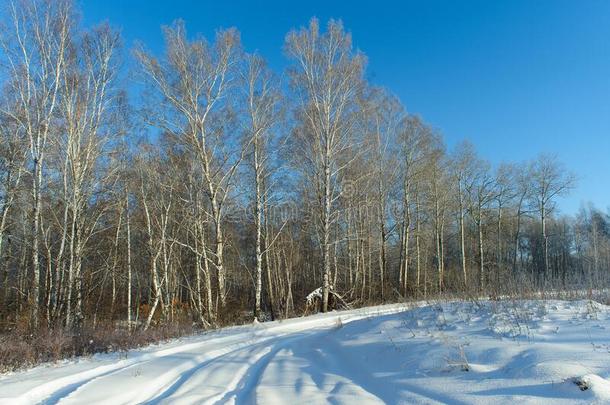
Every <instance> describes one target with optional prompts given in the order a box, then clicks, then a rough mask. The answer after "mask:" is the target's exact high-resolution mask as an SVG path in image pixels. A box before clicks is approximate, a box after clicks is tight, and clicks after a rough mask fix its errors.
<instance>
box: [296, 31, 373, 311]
mask: <svg viewBox="0 0 610 405" xmlns="http://www.w3.org/2000/svg"><path fill="white" fill-rule="evenodd" d="M285 48H286V52H287V54H288V55H289V56H290V58H291V59H292V60H293V65H292V68H291V69H290V77H291V79H292V85H293V88H294V89H295V92H296V94H297V95H296V97H297V99H298V103H299V118H300V119H301V120H302V125H303V128H302V129H301V131H299V132H298V134H299V135H300V138H301V139H300V140H301V141H302V142H301V147H302V151H303V152H304V154H305V156H306V159H307V160H308V161H309V164H310V167H311V169H312V170H313V177H314V179H315V183H314V184H315V187H316V188H317V194H318V198H319V205H320V216H319V220H320V221H319V222H320V228H321V229H320V245H321V251H322V267H323V271H322V277H323V279H322V280H323V281H322V282H323V284H322V295H323V299H322V300H323V303H322V311H324V312H326V311H327V309H328V295H329V290H330V274H331V263H332V261H333V259H332V257H331V254H332V253H331V251H332V250H333V249H331V248H332V245H333V240H332V226H333V224H334V223H335V222H336V221H337V218H338V216H337V211H336V206H335V202H336V200H337V198H338V196H339V195H340V192H341V188H340V184H339V179H340V178H341V174H342V171H343V170H345V168H346V167H347V166H348V165H349V164H350V162H351V160H350V159H349V158H347V159H342V157H343V156H344V155H345V154H346V152H347V151H349V150H353V149H354V148H355V144H354V141H355V139H354V136H353V132H354V131H353V129H354V126H355V124H356V122H357V119H358V113H359V109H358V104H357V103H356V101H357V98H358V97H359V95H360V94H361V91H362V86H363V77H362V75H363V72H364V64H365V58H364V56H363V55H362V54H360V53H358V52H354V50H353V49H352V40H351V35H350V34H348V33H346V32H345V30H344V29H343V25H342V24H341V22H338V21H333V20H331V21H330V22H329V23H328V26H327V30H326V32H324V33H321V32H320V27H319V23H318V20H316V19H312V20H311V22H310V24H309V27H307V28H301V29H300V30H298V31H292V32H290V33H289V34H288V35H287V36H286V43H285Z"/></svg>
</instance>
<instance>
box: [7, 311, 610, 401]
mask: <svg viewBox="0 0 610 405" xmlns="http://www.w3.org/2000/svg"><path fill="white" fill-rule="evenodd" d="M609 309H610V307H606V306H603V305H600V304H597V303H592V302H588V301H574V302H567V301H517V302H512V301H504V302H488V301H483V302H479V303H472V302H459V303H458V302H449V303H420V304H418V305H413V306H410V307H406V306H404V305H388V306H380V307H374V308H365V309H360V310H353V311H347V312H341V313H332V314H319V315H315V316H311V317H307V318H300V319H293V320H288V321H283V322H271V323H265V324H258V325H251V326H242V327H234V328H227V329H223V330H219V331H215V332H211V333H207V334H203V335H199V336H194V337H189V338H184V339H179V340H175V341H172V342H171V343H168V344H164V345H160V346H151V347H148V348H146V349H141V350H136V351H130V352H128V353H123V354H104V355H96V356H94V357H92V358H89V359H81V360H78V361H67V362H64V363H61V364H55V365H45V366H40V367H37V368H34V369H31V370H28V371H25V372H20V373H13V374H9V375H5V376H2V377H0V403H3V404H34V403H43V404H56V403H60V404H94V403H106V404H114V405H116V404H216V403H218V404H222V403H243V404H250V403H260V404H292V405H296V404H302V403H306V404H323V403H331V404H355V403H358V404H368V403H370V404H377V403H387V404H399V403H404V404H417V403H423V404H434V403H443V404H445V403H446V404H514V403H532V404H575V403H583V404H590V403H610V380H609V379H608V378H610V333H609V332H610V312H609Z"/></svg>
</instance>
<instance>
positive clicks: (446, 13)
mask: <svg viewBox="0 0 610 405" xmlns="http://www.w3.org/2000/svg"><path fill="white" fill-rule="evenodd" d="M81 5H82V9H83V13H84V20H85V23H86V24H91V23H95V22H99V21H102V20H108V21H109V22H110V23H111V24H112V25H114V26H116V27H120V28H121V30H122V33H123V37H124V40H125V45H126V46H127V47H128V48H129V47H131V46H133V42H134V41H135V40H141V41H143V42H144V43H145V44H146V45H147V47H148V48H149V49H151V50H153V51H155V52H160V51H161V50H162V37H161V32H160V26H161V25H162V24H169V23H171V22H172V20H174V19H176V18H182V19H184V20H185V21H186V24H187V29H188V30H189V31H190V32H191V33H196V32H198V33H201V34H203V35H205V36H207V37H211V36H212V35H213V34H214V32H215V30H216V29H218V28H227V27H232V26H235V27H237V28H238V29H239V30H240V32H241V33H242V40H243V43H244V46H245V48H246V50H248V51H254V50H257V51H259V52H260V53H261V54H262V55H263V56H265V57H266V58H267V59H268V61H269V63H270V65H271V66H272V67H273V68H274V69H275V70H277V71H282V70H283V68H284V67H285V65H286V59H285V58H284V56H283V53H282V45H283V40H284V36H285V34H286V33H287V32H288V31H289V30H290V29H291V28H294V27H300V26H302V25H305V24H307V22H308V20H309V19H310V18H311V17H312V16H316V17H318V18H320V20H322V21H323V22H324V21H326V20H327V19H329V18H340V19H342V20H343V22H344V25H345V26H346V28H347V29H348V30H350V31H351V32H352V34H353V38H354V44H355V45H356V46H357V47H358V48H359V49H361V50H362V51H363V52H365V53H366V54H367V56H368V58H369V69H368V76H369V78H370V80H371V81H372V82H373V83H374V84H377V85H382V86H385V87H387V88H389V89H390V90H391V91H392V92H393V93H394V94H396V95H397V96H399V97H400V99H401V100H402V102H403V103H404V104H405V106H406V107H407V109H408V110H409V111H410V112H413V113H418V114H420V115H422V116H423V117H424V119H425V120H426V121H428V122H429V123H430V124H431V125H433V126H434V127H436V128H438V129H439V130H440V131H441V132H442V133H443V135H444V137H445V139H446V141H447V144H448V146H449V147H452V146H453V145H455V144H456V143H457V142H459V141H461V140H462V139H469V140H470V141H471V142H473V143H474V144H475V145H476V147H477V149H478V151H479V153H480V155H481V156H482V157H484V158H487V159H489V160H491V161H492V162H493V163H499V162H502V161H513V162H514V161H516V162H519V161H523V160H526V159H530V158H533V157H535V156H536V155H537V154H538V153H540V152H546V153H551V154H557V155H558V156H559V158H560V159H561V160H562V161H563V162H565V164H566V166H567V167H568V168H570V169H571V170H572V171H573V172H575V173H576V175H577V176H578V177H579V186H578V188H577V189H576V190H574V191H573V193H572V195H571V196H570V197H569V198H566V199H564V201H562V202H561V207H562V209H563V211H564V212H566V213H574V212H576V211H577V210H578V208H579V206H580V204H581V203H582V202H583V201H591V202H593V203H594V204H595V205H597V206H598V208H601V209H603V210H606V209H608V208H610V181H609V180H608V178H609V177H610V100H609V99H610V1H606V0H583V1H576V0H572V1H567V0H545V1H537V0H511V1H509V0H504V1H499V0H498V1H491V0H481V1H451V0H445V1H441V0H419V1H396V2H389V1H381V0H378V1H374V2H370V1H367V2H362V3H359V2H357V1H330V0H327V1H318V0H311V1H299V2H293V3H291V2H286V1H267V2H261V1H224V2H223V1H186V0H172V1H161V0H103V1H99V0H81Z"/></svg>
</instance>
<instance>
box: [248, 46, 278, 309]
mask: <svg viewBox="0 0 610 405" xmlns="http://www.w3.org/2000/svg"><path fill="white" fill-rule="evenodd" d="M244 79H245V89H246V100H247V106H248V107H247V116H248V120H247V126H246V131H247V133H248V136H247V142H248V143H250V148H251V158H250V162H251V163H250V165H251V167H252V171H253V174H254V225H255V233H256V237H255V255H256V270H255V274H256V276H255V294H254V296H255V303H254V316H255V317H256V318H257V319H259V318H260V315H261V293H262V279H263V255H264V254H265V252H264V251H263V239H264V240H265V241H267V242H268V243H267V246H266V247H265V248H266V249H269V248H270V246H269V242H270V241H269V239H268V236H265V235H264V234H266V232H265V231H266V229H265V228H266V227H265V226H264V222H263V220H264V218H263V217H264V215H265V213H264V207H265V201H266V197H267V195H268V193H269V191H270V190H269V183H270V181H269V176H270V174H271V170H270V167H269V166H270V162H269V159H270V158H271V155H270V151H269V149H270V147H271V146H272V145H271V143H272V141H273V138H272V137H273V130H274V126H275V125H276V124H277V122H278V120H279V117H280V114H279V102H280V93H279V91H278V89H277V84H276V79H275V78H274V77H273V75H272V74H271V72H270V71H269V70H268V68H267V66H266V64H265V62H264V60H263V59H262V58H261V57H260V56H257V55H249V56H247V58H246V67H245V72H244ZM267 268H269V266H268V267H267ZM268 279H270V277H269V275H268ZM270 292H271V291H270Z"/></svg>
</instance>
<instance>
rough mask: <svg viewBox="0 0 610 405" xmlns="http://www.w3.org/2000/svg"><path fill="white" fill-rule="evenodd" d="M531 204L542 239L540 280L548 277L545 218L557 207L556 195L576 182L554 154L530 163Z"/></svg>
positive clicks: (563, 193)
mask: <svg viewBox="0 0 610 405" xmlns="http://www.w3.org/2000/svg"><path fill="white" fill-rule="evenodd" d="M530 176H531V177H530V179H531V189H532V194H531V204H532V206H533V207H534V208H535V209H536V211H537V212H538V214H539V218H540V231H541V234H540V236H541V241H542V255H541V259H542V268H541V270H542V280H543V283H544V282H546V281H547V278H548V277H549V275H550V274H549V241H548V238H549V235H548V233H547V220H548V218H549V216H550V215H551V214H552V213H553V212H554V211H555V210H556V209H557V197H561V196H563V195H565V194H566V193H567V192H569V191H570V189H572V188H573V187H574V185H575V183H576V177H575V176H574V175H573V174H571V173H569V172H568V171H567V170H566V169H565V167H564V166H563V165H562V164H561V163H560V162H559V160H558V159H557V157H556V156H550V155H540V156H538V158H537V159H536V160H535V161H534V162H533V163H532V167H531V171H530Z"/></svg>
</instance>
